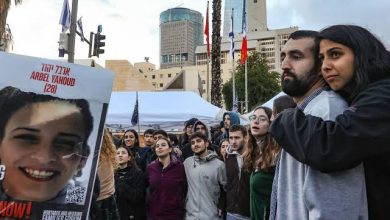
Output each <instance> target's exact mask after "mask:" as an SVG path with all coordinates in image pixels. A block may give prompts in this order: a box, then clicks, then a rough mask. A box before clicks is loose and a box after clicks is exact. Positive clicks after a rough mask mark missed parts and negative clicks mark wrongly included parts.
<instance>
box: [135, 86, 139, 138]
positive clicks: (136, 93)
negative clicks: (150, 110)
mask: <svg viewBox="0 0 390 220" xmlns="http://www.w3.org/2000/svg"><path fill="white" fill-rule="evenodd" d="M135 95H136V99H137V104H138V123H137V126H138V134H140V128H139V122H140V120H139V115H140V112H139V101H138V91H136V92H135Z"/></svg>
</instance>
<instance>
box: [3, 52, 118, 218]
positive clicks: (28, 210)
mask: <svg viewBox="0 0 390 220" xmlns="http://www.w3.org/2000/svg"><path fill="white" fill-rule="evenodd" d="M0 60H1V62H0V71H1V73H2V74H1V75H2V76H3V77H1V79H0V219H87V216H88V212H89V207H90V203H91V198H92V193H93V192H92V191H93V185H94V181H95V176H96V175H95V174H96V169H97V161H98V155H99V150H100V143H101V137H102V131H103V127H104V121H105V116H106V112H107V107H108V102H109V100H110V95H111V90H112V82H113V77H114V76H113V74H112V73H111V72H109V71H106V70H104V69H97V68H92V67H87V66H80V65H75V64H70V63H64V62H60V61H54V60H47V59H41V58H34V57H27V56H20V55H14V54H8V53H2V52H0Z"/></svg>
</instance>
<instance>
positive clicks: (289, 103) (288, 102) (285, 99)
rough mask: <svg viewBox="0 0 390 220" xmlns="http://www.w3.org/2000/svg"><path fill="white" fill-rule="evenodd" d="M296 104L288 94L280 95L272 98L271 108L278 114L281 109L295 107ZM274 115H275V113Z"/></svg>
mask: <svg viewBox="0 0 390 220" xmlns="http://www.w3.org/2000/svg"><path fill="white" fill-rule="evenodd" d="M296 106H297V104H296V103H295V102H294V100H293V99H292V98H291V97H290V96H288V95H282V96H280V97H278V98H276V99H275V100H274V104H273V110H274V112H275V114H279V113H280V112H281V111H283V110H284V109H287V108H295V107H296ZM275 116H276V115H275Z"/></svg>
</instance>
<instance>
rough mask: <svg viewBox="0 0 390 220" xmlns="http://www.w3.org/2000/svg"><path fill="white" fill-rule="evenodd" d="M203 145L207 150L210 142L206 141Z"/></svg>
mask: <svg viewBox="0 0 390 220" xmlns="http://www.w3.org/2000/svg"><path fill="white" fill-rule="evenodd" d="M204 144H205V146H206V148H207V147H209V145H210V142H209V141H208V140H206V141H205V143H204Z"/></svg>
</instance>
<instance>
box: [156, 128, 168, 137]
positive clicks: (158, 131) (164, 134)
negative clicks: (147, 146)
mask: <svg viewBox="0 0 390 220" xmlns="http://www.w3.org/2000/svg"><path fill="white" fill-rule="evenodd" d="M157 134H161V135H162V136H164V137H166V138H168V133H167V132H166V131H164V130H162V129H159V130H155V131H154V132H153V136H155V135H157Z"/></svg>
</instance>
